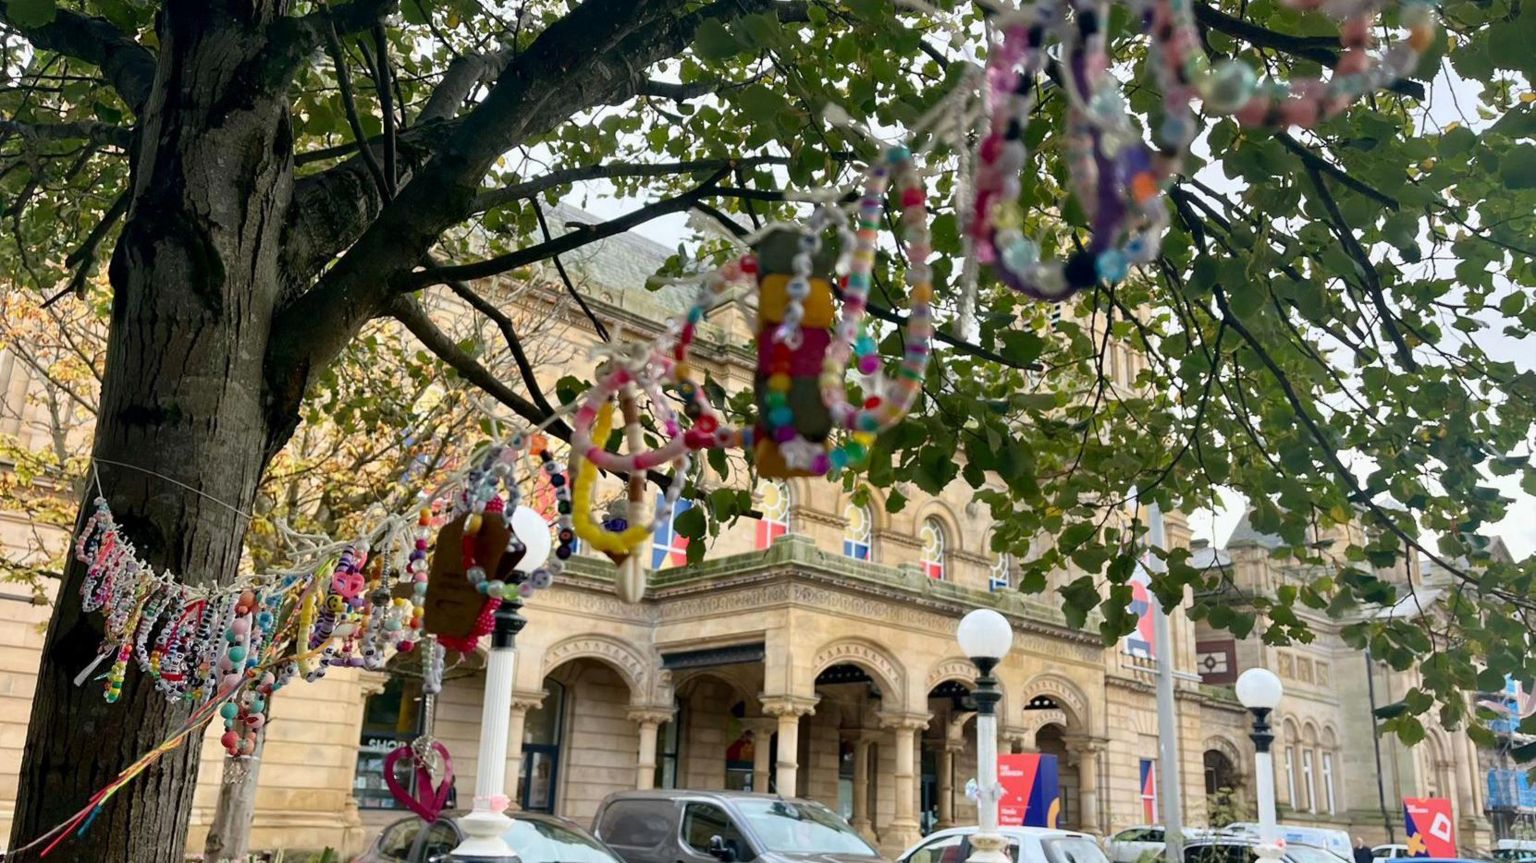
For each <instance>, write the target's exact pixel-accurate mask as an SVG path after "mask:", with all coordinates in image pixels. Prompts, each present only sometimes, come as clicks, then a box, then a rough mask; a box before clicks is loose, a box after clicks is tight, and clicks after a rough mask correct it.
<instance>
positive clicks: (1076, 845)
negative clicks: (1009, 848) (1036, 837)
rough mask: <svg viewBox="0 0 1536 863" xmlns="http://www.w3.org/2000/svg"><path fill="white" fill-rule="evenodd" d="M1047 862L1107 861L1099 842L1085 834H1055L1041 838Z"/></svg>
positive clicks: (1104, 862) (1086, 862)
mask: <svg viewBox="0 0 1536 863" xmlns="http://www.w3.org/2000/svg"><path fill="white" fill-rule="evenodd" d="M1040 845H1041V847H1042V848H1044V849H1045V859H1046V860H1047V861H1049V863H1109V858H1108V857H1105V856H1104V850H1103V849H1102V848H1100V847H1099V843H1097V842H1095V841H1093V840H1092V839H1091V838H1089V837H1087V836H1057V837H1053V838H1049V839H1041V840H1040Z"/></svg>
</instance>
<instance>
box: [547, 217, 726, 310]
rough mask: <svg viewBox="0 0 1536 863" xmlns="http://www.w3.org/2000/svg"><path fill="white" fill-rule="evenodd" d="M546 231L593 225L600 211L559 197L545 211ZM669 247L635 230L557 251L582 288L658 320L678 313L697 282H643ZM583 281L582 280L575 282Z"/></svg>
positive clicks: (669, 252) (668, 253)
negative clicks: (547, 217)
mask: <svg viewBox="0 0 1536 863" xmlns="http://www.w3.org/2000/svg"><path fill="white" fill-rule="evenodd" d="M550 216H551V218H550V221H551V222H552V223H554V224H552V225H551V226H550V230H551V232H552V233H554V234H556V235H559V234H562V233H568V232H570V231H572V230H576V229H577V228H578V227H579V226H582V225H597V224H601V223H602V222H603V221H605V220H604V219H603V217H602V216H599V215H596V214H595V213H590V212H588V211H586V210H583V209H581V208H580V207H577V206H573V205H571V204H567V203H565V202H563V201H562V202H561V203H559V204H557V205H556V206H555V208H554V210H553V211H552V212H551V213H550ZM671 255H672V250H671V249H668V248H667V247H666V246H663V245H662V244H660V243H658V242H656V241H655V240H651V239H648V238H646V237H642V236H640V235H639V234H635V233H630V232H625V233H622V234H615V235H613V236H611V237H604V238H603V239H601V240H596V241H594V242H591V243H588V244H586V245H584V246H582V247H581V248H579V249H576V250H574V251H571V252H568V253H566V254H563V255H561V256H560V262H561V263H562V264H564V265H565V267H566V268H567V270H569V271H571V274H572V280H573V281H576V282H578V288H579V289H581V291H582V293H584V294H587V295H589V296H591V297H593V298H594V299H596V300H598V301H600V302H602V303H605V304H608V305H611V306H615V307H618V308H622V309H625V310H628V311H632V312H635V313H636V314H639V315H643V316H646V317H650V318H652V319H657V320H659V319H661V318H664V317H667V316H669V315H672V314H676V313H678V312H682V311H684V310H686V309H687V308H688V306H689V305H690V304H692V302H693V299H694V296H695V295H696V293H697V291H698V286H697V285H696V284H695V283H693V282H691V281H690V282H684V283H679V284H663V285H661V286H660V287H659V288H658V289H656V290H650V289H649V288H648V287H647V282H649V280H650V279H651V277H652V276H654V275H656V271H657V270H660V269H661V267H662V265H663V264H665V263H666V262H667V258H669V257H671ZM581 283H585V284H581Z"/></svg>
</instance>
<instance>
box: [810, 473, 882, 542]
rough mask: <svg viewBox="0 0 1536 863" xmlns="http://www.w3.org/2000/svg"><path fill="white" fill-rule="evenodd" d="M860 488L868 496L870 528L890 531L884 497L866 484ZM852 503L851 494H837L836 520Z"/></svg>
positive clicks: (876, 489) (840, 517)
mask: <svg viewBox="0 0 1536 863" xmlns="http://www.w3.org/2000/svg"><path fill="white" fill-rule="evenodd" d="M860 488H863V489H864V490H865V491H866V492H867V494H868V496H869V517H870V527H871V528H872V529H873V530H876V531H880V530H890V529H891V514H890V513H888V512H886V511H885V495H884V494H882V493H881V491H880V489H878V488H875V487H874V486H872V485H867V484H862V483H861V484H860ZM806 499H807V500H811V499H813V498H811V497H807V498H806ZM852 503H853V492H846V493H842V492H840V493H839V494H838V496H837V517H838V519H842V517H843V510H845V509H846V508H847V507H848V506H849V505H851V504H852Z"/></svg>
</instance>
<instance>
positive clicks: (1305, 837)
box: [1222, 821, 1355, 860]
mask: <svg viewBox="0 0 1536 863" xmlns="http://www.w3.org/2000/svg"><path fill="white" fill-rule="evenodd" d="M1275 830H1276V831H1277V832H1278V834H1279V836H1280V838H1281V839H1284V840H1285V842H1286V844H1287V845H1290V844H1296V845H1311V846H1312V847H1314V848H1321V849H1323V850H1324V851H1330V852H1332V853H1333V855H1334V856H1335V857H1342V858H1344V859H1345V860H1353V859H1354V850H1355V848H1354V845H1353V844H1352V843H1351V842H1350V841H1349V833H1348V832H1346V831H1344V830H1335V829H1331V828H1327V827H1305V826H1302V825H1300V824H1276V825H1275ZM1222 832H1224V833H1235V834H1238V835H1241V836H1246V837H1249V838H1253V839H1257V838H1258V836H1259V825H1258V824H1257V823H1255V822H1252V821H1239V822H1237V823H1235V824H1228V825H1227V826H1226V827H1223V828H1222Z"/></svg>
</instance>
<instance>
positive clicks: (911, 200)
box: [901, 186, 924, 208]
mask: <svg viewBox="0 0 1536 863" xmlns="http://www.w3.org/2000/svg"><path fill="white" fill-rule="evenodd" d="M923 197H924V196H923V190H922V189H919V188H917V187H916V186H913V187H910V188H907V189H904V190H902V193H901V206H902V207H904V208H909V207H921V206H922V205H923Z"/></svg>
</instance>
